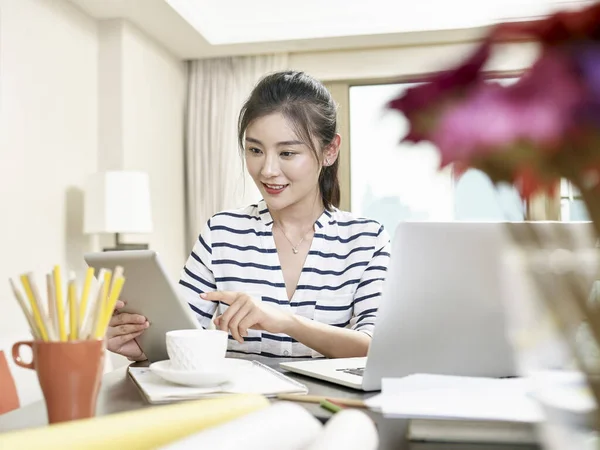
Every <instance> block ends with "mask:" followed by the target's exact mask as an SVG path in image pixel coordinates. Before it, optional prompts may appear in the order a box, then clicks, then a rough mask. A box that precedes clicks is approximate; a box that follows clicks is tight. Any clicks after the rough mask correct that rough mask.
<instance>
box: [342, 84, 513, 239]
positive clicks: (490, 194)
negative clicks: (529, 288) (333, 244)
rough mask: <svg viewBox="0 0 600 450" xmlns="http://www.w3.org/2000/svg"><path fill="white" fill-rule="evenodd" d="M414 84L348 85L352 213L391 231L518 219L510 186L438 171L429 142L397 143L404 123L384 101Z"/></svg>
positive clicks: (474, 175) (476, 174) (478, 176)
mask: <svg viewBox="0 0 600 450" xmlns="http://www.w3.org/2000/svg"><path fill="white" fill-rule="evenodd" d="M413 85H414V84H409V83H403V84H380V85H368V86H351V87H350V94H349V115H350V208H351V210H352V212H354V213H355V214H357V215H359V216H366V217H370V218H373V219H376V220H378V221H380V222H381V223H382V224H383V225H384V226H385V227H386V228H387V229H388V231H389V232H390V234H393V230H395V228H396V225H397V224H398V222H400V221H403V220H420V221H421V220H422V221H452V220H473V221H484V220H512V221H518V220H523V218H524V205H523V202H522V201H521V199H520V198H519V195H518V193H517V192H516V190H515V189H514V188H513V187H512V186H503V187H498V188H496V187H494V186H493V185H492V183H491V182H490V181H489V179H488V178H487V176H486V175H484V174H483V173H481V172H479V171H476V170H470V171H468V172H467V173H466V174H464V175H463V176H462V177H461V178H460V179H458V180H457V179H456V178H455V177H454V176H453V174H452V171H451V169H450V168H445V169H443V170H439V162H440V160H439V156H438V154H437V151H436V149H435V147H434V146H433V145H432V144H429V143H425V142H423V143H418V144H411V143H401V144H400V143H399V142H400V139H401V138H402V137H403V136H404V135H405V134H406V132H407V131H408V121H407V120H406V119H404V118H403V117H400V115H399V114H398V113H396V112H394V111H389V112H388V111H386V110H385V105H386V104H387V102H388V101H389V100H390V99H392V98H393V97H395V96H397V95H398V94H399V93H400V92H401V91H402V90H405V89H407V88H409V87H411V86H413Z"/></svg>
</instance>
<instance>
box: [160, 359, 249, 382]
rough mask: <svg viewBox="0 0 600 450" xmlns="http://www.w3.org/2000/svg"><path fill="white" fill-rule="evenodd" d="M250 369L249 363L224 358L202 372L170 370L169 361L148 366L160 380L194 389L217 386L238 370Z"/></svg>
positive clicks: (230, 377)
mask: <svg viewBox="0 0 600 450" xmlns="http://www.w3.org/2000/svg"><path fill="white" fill-rule="evenodd" d="M250 367H252V363H251V362H250V361H245V360H242V359H234V358H225V359H223V360H222V362H221V363H219V364H218V365H217V366H213V367H207V368H206V369H202V370H194V371H190V370H177V369H172V368H171V360H169V359H166V360H164V361H157V362H155V363H152V364H150V370H151V371H152V372H153V373H155V374H156V375H158V376H159V377H161V378H162V379H164V380H166V381H169V382H171V383H175V384H182V385H184V386H194V387H208V386H217V385H219V384H223V383H226V382H228V381H231V379H232V378H233V376H234V375H236V373H238V372H239V371H240V370H243V369H248V368H250Z"/></svg>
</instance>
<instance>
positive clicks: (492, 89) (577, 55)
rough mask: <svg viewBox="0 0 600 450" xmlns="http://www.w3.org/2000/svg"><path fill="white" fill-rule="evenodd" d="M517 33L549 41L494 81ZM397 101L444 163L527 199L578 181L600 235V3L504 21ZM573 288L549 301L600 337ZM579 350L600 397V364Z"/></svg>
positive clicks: (597, 323)
mask: <svg viewBox="0 0 600 450" xmlns="http://www.w3.org/2000/svg"><path fill="white" fill-rule="evenodd" d="M514 40H527V41H534V42H537V43H539V45H540V53H539V56H538V58H537V59H536V61H535V62H534V64H533V65H532V66H531V67H530V68H529V70H527V71H526V72H525V73H524V74H523V75H522V76H521V77H520V78H519V79H518V80H517V81H516V82H515V83H513V84H510V85H500V84H498V83H493V82H490V81H488V80H486V75H485V73H484V66H485V64H486V62H487V61H488V59H489V58H490V55H491V52H492V50H493V47H494V45H495V44H498V43H501V42H506V41H514ZM389 107H390V108H391V109H395V110H398V111H400V112H402V113H403V114H404V115H405V116H406V117H407V119H408V121H409V124H410V129H409V133H408V135H407V136H406V137H405V138H404V140H406V141H411V142H419V141H421V140H427V141H430V142H432V143H433V144H435V145H436V146H437V148H438V149H439V152H440V154H441V161H442V166H446V165H448V164H453V167H454V170H456V171H458V172H459V173H460V172H462V171H465V170H466V169H468V168H476V169H479V170H481V171H483V172H484V173H486V174H487V175H488V176H489V177H490V179H491V180H492V181H493V182H494V183H500V182H507V183H511V184H513V185H515V186H516V187H517V188H518V190H519V192H520V194H521V196H522V197H523V198H524V199H526V200H527V199H530V198H531V197H532V196H533V195H534V194H537V193H544V192H545V193H549V194H551V195H553V194H555V193H556V191H557V189H558V188H559V186H560V180H561V179H566V180H568V181H569V182H570V183H572V185H573V186H574V187H575V188H577V189H578V190H579V192H580V193H581V198H582V200H583V202H584V203H585V205H586V207H587V210H588V213H589V217H590V219H591V220H592V222H593V226H594V230H595V233H596V236H597V237H598V238H600V4H595V5H592V6H589V7H587V8H585V9H583V10H580V11H576V12H560V13H557V14H554V15H552V16H549V17H547V18H545V19H543V20H537V21H530V22H512V23H503V24H499V25H497V26H495V27H494V28H493V29H491V31H490V32H489V34H488V35H487V36H486V38H485V39H484V41H483V42H482V43H481V45H480V46H479V47H478V48H477V49H475V51H474V52H473V53H472V55H471V56H470V57H469V58H467V59H466V61H465V62H464V63H462V64H460V65H459V66H458V67H455V68H453V69H451V70H448V71H445V72H441V73H438V74H435V75H433V76H431V77H430V78H429V80H428V81H427V82H426V83H424V84H421V85H418V86H416V87H414V88H412V89H410V90H408V91H407V92H406V93H405V94H404V95H402V96H401V97H399V98H396V99H394V100H392V101H391V102H390V104H389ZM535 240H536V239H535V236H532V237H531V238H530V239H529V240H528V241H527V242H526V244H535ZM520 243H521V244H523V241H522V240H521V242H520ZM529 246H531V245H529ZM534 247H535V245H534ZM575 276H576V274H575ZM572 281H573V279H571V280H570V281H569V280H568V279H567V280H566V281H565V282H566V283H567V284H568V283H570V282H572ZM571 284H573V283H571ZM573 286H575V287H573ZM573 286H572V287H573V288H572V289H570V290H569V291H568V292H569V295H568V296H567V297H568V298H565V297H564V296H563V298H562V304H559V302H556V301H555V300H556V299H545V301H546V306H547V307H549V308H550V309H552V310H553V311H554V313H555V314H554V316H557V317H559V319H562V318H564V317H565V316H566V314H565V311H566V310H564V309H561V307H564V306H565V303H567V302H568V303H567V305H566V306H567V307H568V308H569V309H568V312H569V313H572V314H570V316H573V317H577V318H578V319H581V320H582V322H586V323H587V324H588V325H589V328H590V330H591V335H592V337H593V340H594V341H595V343H596V344H598V343H600V311H599V309H598V307H597V305H593V304H590V303H589V302H588V301H587V294H586V293H585V290H584V289H581V285H576V284H573ZM588 289H589V286H588ZM546 291H547V290H546ZM588 293H589V290H588ZM572 350H573V352H574V353H577V352H576V351H575V350H574V349H573V348H572ZM574 356H575V358H576V359H577V362H578V363H579V366H580V369H581V370H582V371H583V372H584V373H585V374H586V378H587V380H588V382H589V384H590V387H591V389H592V391H593V395H594V397H595V399H596V404H597V405H599V404H600V383H596V382H595V377H596V375H597V373H596V371H595V369H594V368H593V367H591V366H590V365H589V364H586V363H585V361H584V360H583V359H582V358H580V357H578V355H577V354H575V355H574ZM599 425H600V423H597V426H598V428H597V429H600V426H599Z"/></svg>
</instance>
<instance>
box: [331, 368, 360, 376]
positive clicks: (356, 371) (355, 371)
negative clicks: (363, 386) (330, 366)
mask: <svg viewBox="0 0 600 450" xmlns="http://www.w3.org/2000/svg"><path fill="white" fill-rule="evenodd" d="M336 371H338V372H344V373H349V374H350V375H357V376H359V377H362V376H363V375H364V374H365V368H364V367H357V368H356V369H336Z"/></svg>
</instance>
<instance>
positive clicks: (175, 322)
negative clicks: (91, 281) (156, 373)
mask: <svg viewBox="0 0 600 450" xmlns="http://www.w3.org/2000/svg"><path fill="white" fill-rule="evenodd" d="M84 259H85V261H86V263H87V264H88V266H89V267H93V268H94V269H95V270H96V275H97V274H98V271H99V270H100V269H103V268H104V269H110V270H114V268H115V267H116V266H121V267H123V271H124V277H125V284H124V285H123V290H122V291H121V295H120V299H121V300H123V301H125V302H126V305H125V307H124V308H123V309H121V310H120V311H122V312H128V313H135V314H141V315H143V316H145V317H146V318H147V319H148V322H150V326H149V327H148V328H147V329H146V330H145V331H144V332H143V333H142V334H141V335H140V336H139V337H137V338H136V341H137V343H138V344H139V346H140V347H141V349H142V351H143V352H144V353H145V354H146V356H147V357H148V359H149V360H150V361H151V362H154V361H162V360H165V359H168V358H169V357H168V355H167V346H166V342H165V333H166V332H167V331H171V330H182V329H190V328H201V326H200V324H199V322H198V320H197V319H196V317H195V316H194V313H193V311H192V310H191V309H190V307H189V306H188V305H187V303H186V302H184V301H183V300H181V299H180V297H179V294H178V290H177V286H175V285H173V283H172V282H171V281H170V280H169V278H168V277H167V274H166V272H165V270H164V268H163V266H162V264H161V263H160V261H159V259H158V253H156V252H155V251H153V250H126V251H108V252H99V253H88V254H86V255H84Z"/></svg>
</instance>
